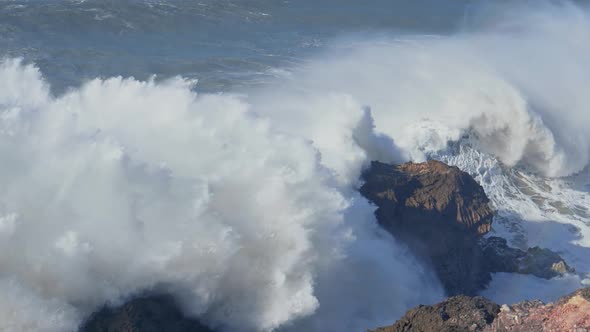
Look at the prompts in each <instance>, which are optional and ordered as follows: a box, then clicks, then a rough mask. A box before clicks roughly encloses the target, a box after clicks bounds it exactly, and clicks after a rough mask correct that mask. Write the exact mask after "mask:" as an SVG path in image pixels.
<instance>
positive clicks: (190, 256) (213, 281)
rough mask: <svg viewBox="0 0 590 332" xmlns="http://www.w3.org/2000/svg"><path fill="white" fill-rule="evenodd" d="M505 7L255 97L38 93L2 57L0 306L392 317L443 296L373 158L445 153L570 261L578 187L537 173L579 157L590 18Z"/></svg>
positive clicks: (273, 319) (8, 321)
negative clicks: (160, 306)
mask: <svg viewBox="0 0 590 332" xmlns="http://www.w3.org/2000/svg"><path fill="white" fill-rule="evenodd" d="M497 12H498V13H501V14H498V15H497V16H493V17H494V19H493V20H491V19H490V20H488V21H487V22H486V23H485V24H483V25H482V26H478V27H471V29H472V30H469V31H468V32H466V33H463V34H459V35H454V36H441V37H411V36H407V37H404V39H403V40H402V39H395V40H379V41H370V42H361V43H356V44H355V45H356V46H355V47H354V49H353V50H349V51H345V52H344V51H343V53H344V54H336V55H334V54H326V55H324V56H323V57H320V58H317V59H312V60H311V61H310V62H309V64H308V65H306V66H304V67H303V68H299V69H296V70H292V71H290V74H289V75H288V76H287V77H281V78H280V80H281V81H279V82H277V83H276V84H273V85H272V87H265V88H264V89H263V90H262V91H260V90H259V91H250V92H249V94H248V96H247V97H238V96H231V95H197V94H195V93H194V92H192V91H191V88H192V83H191V82H188V81H186V80H183V79H181V78H176V79H171V80H168V81H165V82H161V83H155V82H154V81H148V82H140V81H136V80H134V79H122V78H110V79H106V80H100V79H96V80H92V81H90V82H88V83H86V84H84V85H83V86H81V87H79V88H76V89H72V90H71V91H69V92H68V93H66V94H64V95H61V96H52V95H51V94H50V93H49V87H48V86H47V84H46V83H45V82H44V81H43V79H42V77H41V74H40V73H39V72H38V70H37V69H36V68H35V67H34V66H32V65H23V64H22V63H21V62H20V61H19V60H6V61H4V62H2V64H1V65H0V153H1V155H2V157H3V159H2V163H1V164H0V183H2V185H3V190H2V191H1V192H0V237H1V238H2V240H1V241H0V250H1V252H2V253H3V254H1V255H0V271H2V272H1V273H0V291H1V292H2V294H8V295H7V296H4V297H2V298H0V311H2V312H5V313H8V314H7V316H6V317H7V318H5V317H4V316H2V317H0V318H2V319H1V322H0V324H5V325H6V326H10V328H9V329H10V330H11V331H31V330H33V331H63V330H74V329H75V328H76V325H77V324H79V322H80V320H81V319H82V318H83V317H84V315H87V314H88V313H89V312H91V311H92V310H95V309H96V308H97V307H98V306H100V305H101V304H103V303H105V302H112V303H116V302H117V301H121V300H123V299H125V298H126V297H128V296H132V295H133V294H135V293H138V292H142V291H145V290H150V289H160V288H161V289H164V290H166V291H169V292H172V293H173V294H175V295H176V296H177V298H178V300H179V301H181V303H182V304H183V308H184V309H185V310H186V311H187V312H188V313H190V314H193V315H196V316H199V317H201V318H203V319H205V321H207V322H208V323H210V324H212V325H214V326H220V327H222V328H227V329H229V330H245V331H261V330H271V329H276V328H281V329H285V330H290V329H293V330H302V329H306V330H311V331H358V330H362V329H365V328H369V327H373V326H377V325H381V324H385V323H389V322H391V321H392V320H394V319H395V318H397V317H399V316H400V315H401V314H402V313H403V312H404V311H405V310H406V309H408V308H409V307H411V306H413V305H415V304H418V303H428V302H433V301H436V300H438V299H440V298H441V296H442V293H441V290H440V287H439V285H438V283H437V281H436V280H434V279H433V278H432V274H431V273H430V272H429V271H428V270H425V269H424V268H423V267H422V266H420V264H419V262H416V261H415V259H414V258H413V257H412V255H410V254H409V253H408V252H407V251H406V249H405V248H404V247H401V246H399V245H397V244H396V242H395V241H394V240H393V238H392V237H391V236H389V235H388V234H386V233H385V232H384V231H383V230H381V229H379V228H378V227H377V225H376V223H375V220H374V217H373V215H372V213H373V209H374V207H372V206H371V205H369V204H368V202H367V201H366V200H364V199H362V198H361V197H360V196H359V194H358V193H356V190H355V187H356V186H357V185H358V178H359V174H360V171H361V170H362V168H363V166H364V165H367V163H368V162H369V161H370V160H373V159H378V160H382V161H394V162H398V161H403V160H408V159H413V160H421V159H425V158H428V157H433V156H436V157H438V158H440V159H443V160H445V161H447V162H449V163H452V164H456V165H459V166H460V167H462V168H463V169H465V170H467V171H469V172H470V173H472V174H473V175H474V176H476V177H477V179H478V180H479V181H480V182H481V183H482V185H483V186H484V188H485V190H486V192H487V193H488V195H489V196H490V197H491V198H492V200H493V202H494V204H495V206H496V208H497V209H498V210H499V218H498V219H497V221H496V224H495V226H494V228H495V231H496V232H498V233H502V234H505V235H507V236H509V237H512V238H511V240H512V243H514V244H516V245H520V246H523V247H526V246H530V245H541V246H544V247H550V248H553V249H555V250H559V251H560V252H561V253H562V254H563V255H564V257H565V258H566V259H567V260H568V262H570V263H571V265H573V266H574V267H575V268H576V269H577V270H578V272H579V273H580V276H571V277H572V278H573V279H575V278H579V279H580V280H582V279H584V274H585V273H588V272H590V266H589V265H590V263H589V261H588V259H587V257H588V255H587V249H588V248H589V247H590V243H588V239H589V237H588V236H587V234H588V228H587V227H588V226H587V225H588V223H589V217H588V215H587V212H588V208H589V207H590V205H589V204H590V199H589V198H588V197H589V196H588V188H585V187H583V186H582V187H581V186H579V185H576V184H575V183H573V181H574V180H572V179H574V178H566V179H553V180H551V179H547V178H546V176H550V177H554V176H566V175H570V174H572V173H576V172H579V171H581V170H583V169H584V167H586V166H587V164H588V161H589V158H590V146H589V144H590V143H589V142H590V136H589V134H588V131H587V128H586V127H587V125H588V120H590V119H589V118H588V117H589V113H588V112H587V110H586V105H589V104H590V103H588V100H587V99H588V98H587V95H586V87H587V86H590V78H589V77H590V76H589V75H587V72H588V68H590V63H589V61H590V60H589V59H590V46H588V45H590V43H588V41H590V40H589V39H590V38H589V37H590V19H589V18H588V14H587V13H586V12H585V11H584V10H583V9H580V8H578V7H576V6H573V5H569V4H565V5H564V4H558V5H547V6H539V7H538V8H537V9H536V10H530V9H529V10H528V11H527V12H523V11H519V10H513V11H512V13H518V15H516V17H517V19H515V18H514V17H515V16H513V15H512V14H511V15H508V16H507V15H505V12H504V11H503V10H501V9H498V11H497ZM502 13H504V14H502ZM492 25H493V26H492ZM340 50H341V49H340ZM467 135H469V137H470V138H469V139H468V140H469V144H466V145H464V144H461V145H451V146H449V142H453V141H454V142H456V141H461V140H463V142H465V140H466V139H465V138H464V137H465V136H467ZM394 139H395V140H394ZM513 166H514V167H516V168H514V169H511V168H510V167H513ZM527 169H529V170H532V173H531V172H527V171H526V170H527ZM533 173H536V174H537V175H534V174H533ZM578 176H583V174H581V175H578ZM576 179H578V180H579V178H576ZM519 181H521V182H519ZM523 181H524V182H523ZM522 183H525V184H524V185H522ZM519 184H520V185H519ZM539 196H542V198H543V199H544V200H543V201H539V200H538V199H537V198H538V197H539ZM564 206H565V207H564ZM551 207H553V208H551ZM567 211H570V212H569V213H568V212H567ZM572 211H573V212H572ZM572 226H574V227H576V228H575V229H573V228H572ZM546 227H547V229H550V230H551V231H550V232H544V231H543V230H544V229H546ZM516 279H517V278H516ZM573 279H568V280H573ZM498 280H503V281H504V282H501V283H500V285H502V287H504V288H506V286H507V284H506V283H508V281H509V280H510V278H503V279H498V277H496V279H495V281H494V283H493V284H492V286H494V285H498V283H497V282H498ZM513 280H515V279H514V278H513ZM527 284H530V283H519V284H518V285H520V286H519V287H524V286H522V285H527ZM534 285H536V284H534ZM546 285H548V287H549V286H550V285H551V283H547V284H546ZM536 288H539V287H536ZM494 289H496V290H497V293H496V294H500V290H498V288H494V287H492V288H491V289H490V290H489V291H488V293H489V292H492V293H489V294H493V292H494ZM530 290H533V289H532V288H527V292H526V293H525V296H531V294H534V293H531V292H529V291H530ZM43 321H46V322H51V324H46V325H43V326H41V325H40V324H41V323H40V322H43ZM0 327H4V326H3V325H0Z"/></svg>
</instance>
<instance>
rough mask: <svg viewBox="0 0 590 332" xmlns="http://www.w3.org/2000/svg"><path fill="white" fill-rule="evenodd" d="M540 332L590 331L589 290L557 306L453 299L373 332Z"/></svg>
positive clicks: (417, 309) (536, 303)
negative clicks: (500, 303)
mask: <svg viewBox="0 0 590 332" xmlns="http://www.w3.org/2000/svg"><path fill="white" fill-rule="evenodd" d="M410 331H412V332H434V331H449V332H450V331H457V332H459V331H470V332H508V331H518V332H540V331H556V332H557V331H559V332H561V331H563V332H565V331H575V332H588V331H590V288H585V289H581V290H578V291H576V292H574V293H572V294H569V295H567V296H564V297H562V298H560V299H559V300H558V301H556V302H555V303H548V304H545V303H543V302H541V301H523V302H520V303H517V304H514V305H510V306H509V305H502V306H500V305H498V304H496V303H493V302H491V301H489V300H487V299H485V298H483V297H479V296H478V297H468V296H463V295H459V296H453V297H450V298H448V299H446V300H445V301H443V302H441V303H438V304H435V305H431V306H419V307H417V308H414V309H411V310H410V311H408V312H407V313H406V314H405V315H404V317H402V318H401V319H399V320H398V321H397V322H395V324H393V325H391V326H387V327H382V328H378V329H376V330H373V331H372V332H410Z"/></svg>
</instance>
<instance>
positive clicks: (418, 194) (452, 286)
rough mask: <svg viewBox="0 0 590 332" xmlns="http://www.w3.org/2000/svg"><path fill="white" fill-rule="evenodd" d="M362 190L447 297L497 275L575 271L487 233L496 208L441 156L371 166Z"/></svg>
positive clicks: (471, 291)
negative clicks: (428, 268)
mask: <svg viewBox="0 0 590 332" xmlns="http://www.w3.org/2000/svg"><path fill="white" fill-rule="evenodd" d="M363 180H364V181H365V183H364V185H363V186H362V187H361V189H360V192H361V194H362V195H363V196H365V197H366V198H367V199H369V200H370V201H372V202H373V203H375V204H376V205H377V206H378V209H377V211H376V212H375V214H376V216H377V220H378V221H379V223H380V224H381V225H382V226H383V227H385V228H386V229H387V230H389V231H390V232H391V233H392V234H393V235H394V236H395V237H396V238H397V239H399V240H401V241H403V242H405V243H406V244H407V245H408V246H409V247H410V248H411V249H412V251H413V252H414V253H415V254H416V255H417V256H419V257H422V258H424V259H425V260H427V261H429V262H430V263H431V265H432V266H433V267H434V270H435V272H436V273H437V275H438V277H439V279H440V280H441V282H442V284H443V286H444V288H445V290H446V291H447V294H448V295H457V294H466V295H476V294H477V293H478V292H479V291H480V290H482V289H483V288H485V287H486V286H487V284H488V282H489V281H490V280H491V273H493V272H512V273H523V274H532V275H535V276H538V277H541V278H552V277H554V276H557V275H561V274H563V273H567V272H572V271H573V269H571V268H570V267H569V266H568V265H567V264H566V263H565V261H564V260H563V259H561V257H559V255H558V254H556V253H554V252H552V251H550V250H548V249H542V248H538V247H534V248H530V249H528V250H527V251H523V250H520V249H516V248H510V247H508V245H507V243H506V240H504V239H502V238H498V237H490V238H484V237H483V235H485V234H486V233H487V232H489V231H490V229H491V225H492V219H493V215H494V213H493V211H492V210H491V208H490V207H489V205H488V204H489V199H488V198H487V196H486V194H485V192H484V190H483V188H482V187H481V186H480V185H479V184H478V183H477V182H476V181H475V180H474V179H473V178H472V177H471V176H470V175H469V174H467V173H465V172H462V171H461V170H459V169H458V168H457V167H451V166H448V165H446V164H444V163H442V162H439V161H434V160H431V161H428V162H425V163H418V164H417V163H407V164H403V165H389V164H384V163H380V162H373V163H371V167H370V168H369V169H368V170H367V171H366V172H364V173H363Z"/></svg>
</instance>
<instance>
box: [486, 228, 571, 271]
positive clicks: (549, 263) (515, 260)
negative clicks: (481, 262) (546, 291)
mask: <svg viewBox="0 0 590 332" xmlns="http://www.w3.org/2000/svg"><path fill="white" fill-rule="evenodd" d="M480 244H481V245H482V248H483V251H484V256H485V257H486V264H487V267H488V270H489V271H490V272H511V273H520V274H532V275H534V276H536V277H539V278H545V279H550V278H553V277H557V276H560V275H563V274H564V273H570V272H575V271H574V269H573V268H571V267H570V266H568V265H567V263H566V262H565V261H564V260H563V259H562V258H561V257H560V256H559V255H558V254H557V253H555V252H553V251H551V250H549V249H545V248H539V247H532V248H529V249H528V250H527V251H524V250H520V249H517V248H511V247H509V246H508V245H507V243H506V240H505V239H503V238H500V237H489V238H487V239H482V240H481V241H480Z"/></svg>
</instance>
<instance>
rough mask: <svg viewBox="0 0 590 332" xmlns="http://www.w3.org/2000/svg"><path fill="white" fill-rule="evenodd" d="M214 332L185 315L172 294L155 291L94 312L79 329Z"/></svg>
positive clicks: (84, 331) (85, 331)
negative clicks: (154, 293)
mask: <svg viewBox="0 0 590 332" xmlns="http://www.w3.org/2000/svg"><path fill="white" fill-rule="evenodd" d="M163 331H166V332H213V330H211V329H209V328H208V327H206V326H204V325H203V324H201V323H200V322H199V321H197V320H194V319H190V318H187V317H185V316H184V315H183V314H182V312H181V311H180V310H179V308H178V306H177V304H176V302H175V301H174V299H173V298H172V297H171V296H167V295H152V296H146V297H139V298H135V299H132V300H130V301H128V302H127V303H125V304H123V305H122V306H120V307H116V308H111V307H106V306H105V307H104V308H102V309H101V310H99V311H98V312H96V313H94V314H93V315H92V316H91V317H90V318H89V319H88V320H87V321H86V322H85V323H84V324H83V326H82V327H81V328H80V330H79V332H163Z"/></svg>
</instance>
